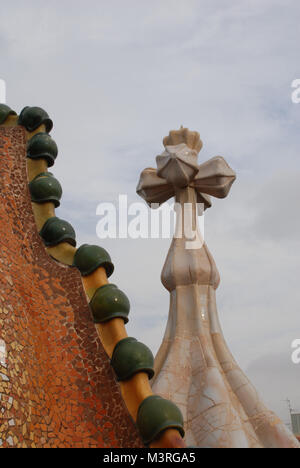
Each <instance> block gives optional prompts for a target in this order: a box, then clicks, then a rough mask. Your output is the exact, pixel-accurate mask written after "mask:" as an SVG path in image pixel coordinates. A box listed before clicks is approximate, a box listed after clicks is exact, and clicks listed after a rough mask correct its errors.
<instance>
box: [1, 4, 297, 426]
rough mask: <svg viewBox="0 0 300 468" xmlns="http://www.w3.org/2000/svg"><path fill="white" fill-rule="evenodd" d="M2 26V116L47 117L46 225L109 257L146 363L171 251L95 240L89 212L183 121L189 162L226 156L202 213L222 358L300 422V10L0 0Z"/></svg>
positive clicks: (146, 162)
mask: <svg viewBox="0 0 300 468" xmlns="http://www.w3.org/2000/svg"><path fill="white" fill-rule="evenodd" d="M0 17H1V21H0V56H1V65H0V78H1V79H4V80H5V81H6V85H7V104H8V105H10V106H11V107H12V108H14V109H15V110H16V111H18V112H20V111H21V109H22V108H23V107H25V106H26V105H29V106H35V105H37V106H40V107H43V108H44V109H46V110H47V112H48V113H49V114H50V116H51V118H52V119H53V121H54V130H53V132H52V136H53V138H54V139H55V141H56V142H57V144H58V147H59V156H58V159H57V162H56V164H55V167H54V168H53V172H54V175H55V176H56V177H57V178H58V179H59V180H60V182H61V184H62V186H63V190H64V195H63V199H62V205H61V208H59V209H58V210H57V216H59V217H62V218H64V219H67V220H68V221H69V222H71V223H72V225H73V226H74V228H75V229H76V233H77V240H78V245H81V244H83V243H86V242H88V243H93V244H98V245H102V246H103V247H104V248H106V249H107V250H108V251H109V252H110V254H111V256H112V258H113V261H114V263H115V267H116V272H115V274H114V276H113V282H114V283H116V284H118V286H119V287H120V288H121V289H122V290H124V291H125V292H126V293H127V295H128V297H129V298H130V301H131V304H132V311H131V321H130V323H129V324H128V326H127V330H128V332H129V334H130V335H131V336H135V337H136V338H138V339H139V340H141V341H143V342H144V343H146V344H147V345H148V346H149V347H150V348H151V349H152V350H153V352H154V353H155V352H156V351H157V349H158V346H159V344H160V342H161V340H162V336H163V333H164V329H165V325H166V321H167V316H168V301H169V297H168V292H167V291H166V290H164V288H163V286H162V285H161V283H160V273H161V269H162V267H163V264H164V260H165V257H166V255H167V251H168V248H169V244H170V240H168V239H158V240H151V239H139V240H132V239H111V240H110V239H105V240H104V239H103V240H100V239H98V238H97V236H96V225H97V222H98V221H99V216H97V215H96V208H97V206H98V204H99V203H101V202H111V201H116V200H117V199H118V196H119V194H127V195H128V199H129V201H130V202H135V201H139V198H138V196H137V195H136V192H135V189H136V185H137V182H138V179H139V175H140V172H141V171H142V170H143V169H144V168H145V167H149V166H150V167H151V166H152V167H155V157H156V156H157V155H158V154H160V153H161V152H162V151H163V145H162V139H163V137H164V136H166V135H167V134H168V132H169V130H171V129H178V128H179V127H180V125H184V126H186V127H189V128H190V129H191V130H197V131H199V132H200V134H201V139H202V140H203V143H204V147H203V149H202V151H201V153H200V155H199V162H204V161H206V160H207V159H209V158H211V157H213V156H215V155H222V156H224V157H225V158H226V160H227V161H228V163H229V164H230V166H231V167H232V168H233V169H234V170H235V171H236V173H237V180H236V182H235V184H234V185H233V187H232V190H231V193H230V195H229V196H228V198H226V199H225V200H216V199H213V206H212V208H211V209H210V210H208V211H207V214H206V217H205V237H206V242H207V244H208V247H209V249H210V251H211V252H212V254H213V256H214V258H215V260H216V263H217V266H218V269H219V271H220V274H221V285H220V287H219V289H218V293H217V300H218V310H219V314H220V318H221V322H222V326H223V330H224V334H225V337H226V339H227V341H228V343H229V345H230V348H231V350H232V351H233V354H234V356H235V357H236V359H237V360H238V362H239V363H240V365H241V367H242V368H243V369H244V370H245V371H246V373H247V374H248V375H249V377H250V378H251V379H252V381H253V383H254V384H255V385H256V387H257V388H258V390H259V391H260V393H261V394H262V396H263V399H264V400H265V401H266V403H267V404H268V405H269V406H270V407H271V408H272V409H273V410H275V411H276V412H277V413H278V414H279V415H280V416H281V417H282V418H283V419H284V420H285V421H286V422H288V411H287V405H286V403H285V402H284V401H283V400H284V399H286V398H287V397H289V398H290V399H291V402H292V406H293V408H294V409H295V410H299V411H300V395H299V384H300V377H299V371H300V365H295V364H292V362H291V352H292V350H291V343H292V341H293V340H295V339H297V338H298V339H299V338H300V329H299V328H300V327H299V312H300V306H299V305H300V288H299V286H298V278H299V269H300V237H299V231H300V219H299V194H298V187H299V185H298V184H299V182H300V154H299V151H300V135H299V125H300V105H297V104H294V103H293V102H292V100H291V93H292V89H291V83H292V81H293V80H295V79H297V78H300V62H299V39H300V37H299V34H300V33H299V20H300V3H299V2H298V0H251V1H250V0H227V1H226V2H224V1H223V0H186V1H185V2H178V0H163V1H161V0H152V1H151V2H146V1H145V0H139V1H136V0H127V1H126V2H124V1H122V0H110V2H107V1H103V0H97V1H96V0H86V1H85V2H82V1H81V0H80V1H78V0H72V1H71V0H59V1H57V0H52V1H51V2H38V1H36V0H35V1H33V0H28V1H26V2H24V1H23V0H22V1H20V0H15V1H14V2H1V6H0Z"/></svg>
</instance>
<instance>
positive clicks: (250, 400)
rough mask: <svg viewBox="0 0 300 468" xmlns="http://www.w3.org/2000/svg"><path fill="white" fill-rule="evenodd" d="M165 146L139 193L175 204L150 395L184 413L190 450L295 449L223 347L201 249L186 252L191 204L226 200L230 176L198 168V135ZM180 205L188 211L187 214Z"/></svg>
mask: <svg viewBox="0 0 300 468" xmlns="http://www.w3.org/2000/svg"><path fill="white" fill-rule="evenodd" d="M164 146H165V151H164V152H163V154H162V155H160V156H157V158H156V162H157V170H156V169H153V168H147V169H145V170H144V171H143V172H142V174H141V177H140V181H139V184H138V187H137V193H138V194H139V195H140V196H141V197H142V198H144V199H145V200H146V202H147V203H148V204H150V206H151V204H152V203H155V204H156V206H157V204H162V203H163V202H165V201H166V200H168V199H169V198H171V197H173V196H175V199H176V202H177V203H179V204H180V206H181V210H179V214H178V215H177V222H176V232H175V236H174V239H173V241H172V245H171V247H170V250H169V253H168V256H167V259H166V262H165V265H164V268H163V271H162V283H163V285H164V286H165V288H166V289H167V290H168V291H169V292H170V311H169V319H168V324H167V328H166V331H165V335H164V338H163V342H162V345H161V347H160V349H159V351H158V354H157V356H156V359H155V371H156V375H155V378H154V380H153V390H154V391H155V393H158V394H159V395H161V396H162V397H165V398H168V399H170V400H172V401H174V403H176V404H177V405H178V406H179V407H180V409H181V410H182V413H183V415H184V420H185V428H186V442H187V444H188V445H193V446H199V447H214V448H222V447H224V448H237V447H238V448H244V447H245V448H250V447H251V448H256V447H270V448H275V447H289V448H291V447H295V448H299V447H300V446H299V444H298V442H297V440H296V439H295V437H294V436H293V435H292V434H291V433H290V431H289V430H288V429H287V427H286V426H285V425H284V424H283V423H282V422H281V421H280V420H279V419H278V418H277V416H276V415H275V414H274V413H272V412H271V411H269V410H268V409H267V408H266V407H265V405H264V404H263V403H262V401H261V400H260V398H259V395H258V394H257V391H256V389H255V388H254V387H253V385H252V384H251V383H250V382H249V380H248V378H247V377H246V375H245V374H244V373H243V371H242V370H241V369H240V368H239V366H238V364H237V363H236V361H235V360H234V358H233V356H232V354H231V352H230V350H229V348H228V346H227V344H226V341H225V339H224V336H223V333H222V330H221V326H220V322H219V318H218V313H217V307H216V289H217V287H218V285H219V281H220V278H219V273H218V270H217V267H216V265H215V262H214V260H213V258H212V256H211V254H210V252H209V251H208V248H207V246H206V244H205V243H203V242H201V243H200V244H199V247H198V248H196V249H195V248H192V249H188V248H187V243H189V242H190V241H191V239H190V238H188V237H187V236H186V235H185V232H186V231H185V225H186V223H187V222H189V223H190V224H191V230H190V232H192V231H194V232H196V237H197V238H198V239H201V234H200V232H199V230H198V211H197V203H203V206H204V209H206V208H209V207H210V206H211V202H210V195H212V196H214V197H218V198H224V197H226V196H227V195H228V193H229V190H230V188H231V185H232V183H233V182H234V180H235V178H236V176H235V173H234V171H233V170H232V169H231V168H230V167H229V166H228V164H227V163H226V161H225V160H224V159H223V158H222V157H220V156H217V157H215V158H212V159H210V160H209V161H207V162H205V163H204V164H201V165H198V163H197V155H198V153H199V151H200V150H201V148H202V142H201V140H200V136H199V134H198V133H197V132H190V131H189V130H188V129H184V128H181V129H180V130H178V131H171V132H170V134H169V136H168V137H166V138H165V139H164ZM186 204H189V205H190V206H191V207H192V210H191V215H189V216H188V215H186V210H185V209H184V206H185V205H186ZM185 218H188V219H185ZM178 233H182V236H181V237H180V235H178Z"/></svg>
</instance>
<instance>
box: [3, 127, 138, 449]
mask: <svg viewBox="0 0 300 468" xmlns="http://www.w3.org/2000/svg"><path fill="white" fill-rule="evenodd" d="M142 446H143V443H142V441H141V439H140V436H139V434H138V432H137V429H136V426H135V425H134V423H133V421H132V419H131V417H130V416H129V413H128V411H127V409H126V407H125V405H124V402H123V399H122V397H121V394H120V388H119V385H118V383H117V382H116V380H115V376H114V374H113V371H112V368H111V366H110V363H109V359H108V357H107V355H106V353H105V351H104V349H103V346H102V344H101V342H100V340H99V337H98V335H97V332H96V329H95V325H94V323H93V320H92V317H91V312H90V309H89V307H88V304H87V301H86V295H85V292H84V290H83V287H82V282H81V278H80V274H79V272H78V271H77V269H75V268H70V267H67V266H64V265H62V264H59V263H58V262H56V261H54V260H52V259H51V258H50V257H49V256H48V254H47V253H46V251H45V248H44V246H43V243H42V241H41V239H40V237H39V235H38V233H37V229H36V225H35V220H34V217H33V213H32V208H31V202H30V196H29V191H28V186H27V175H26V155H25V132H24V130H23V129H22V128H20V127H16V128H1V129H0V447H106V448H111V447H116V448H118V447H119V448H122V447H129V448H130V447H142Z"/></svg>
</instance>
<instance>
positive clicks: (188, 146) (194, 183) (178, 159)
mask: <svg viewBox="0 0 300 468" xmlns="http://www.w3.org/2000/svg"><path fill="white" fill-rule="evenodd" d="M163 144H164V147H165V151H164V152H163V153H162V154H161V155H159V156H157V158H156V164H157V169H154V168H147V169H145V170H144V171H143V172H142V174H141V177H140V181H139V184H138V187H137V193H138V194H139V195H140V196H141V197H142V198H144V200H146V202H147V203H148V204H149V205H151V204H152V203H158V204H162V203H163V202H165V201H166V200H168V199H169V198H171V197H172V196H174V195H175V192H176V190H178V189H183V188H185V187H188V186H190V187H193V188H194V189H195V190H196V192H197V195H198V199H199V200H200V201H201V202H204V205H205V208H209V207H210V206H211V202H210V195H212V196H214V197H217V198H225V197H226V196H227V195H228V193H229V191H230V188H231V186H232V184H233V182H234V181H235V179H236V175H235V172H234V171H233V170H232V169H231V168H230V166H229V165H228V164H227V162H226V161H225V159H224V158H222V156H215V157H214V158H212V159H210V160H208V161H207V162H205V163H203V164H200V165H198V160H197V159H198V153H199V152H200V150H201V148H202V146H203V143H202V141H201V139H200V135H199V133H198V132H191V131H190V130H189V129H188V128H183V127H181V128H180V129H179V130H171V131H170V133H169V135H168V136H167V137H165V138H164V139H163Z"/></svg>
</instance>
